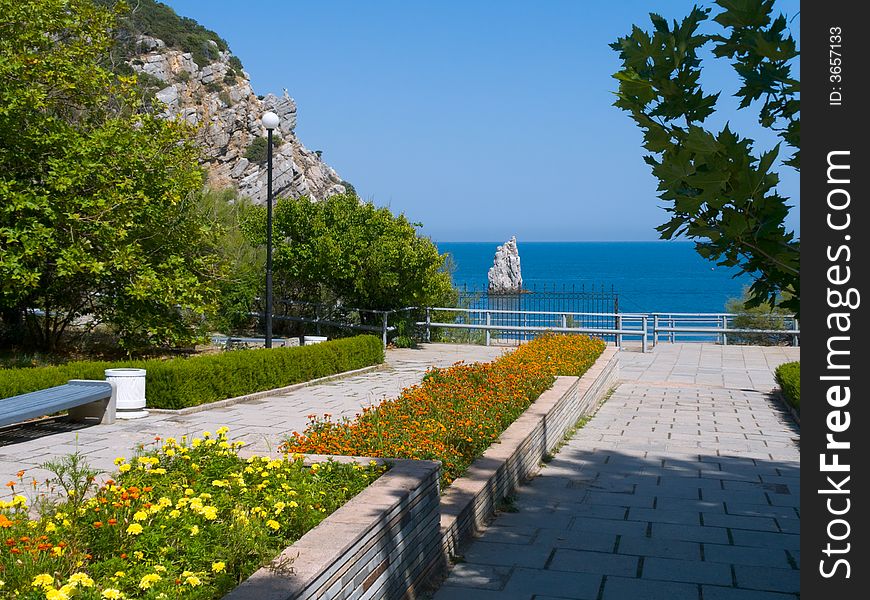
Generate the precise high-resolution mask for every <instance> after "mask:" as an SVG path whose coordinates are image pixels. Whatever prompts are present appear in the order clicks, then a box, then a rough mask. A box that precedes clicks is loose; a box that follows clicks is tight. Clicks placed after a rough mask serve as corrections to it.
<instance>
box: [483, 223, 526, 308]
mask: <svg viewBox="0 0 870 600" xmlns="http://www.w3.org/2000/svg"><path fill="white" fill-rule="evenodd" d="M487 277H488V279H489V293H491V294H518V293H520V291H521V290H522V289H523V276H522V274H521V273H520V253H519V250H518V249H517V238H516V236H514V237H511V239H510V240H508V241H507V242H505V243H504V244H503V245H501V246H499V247H498V248H497V249H496V251H495V259H494V260H493V263H492V267H490V269H489V273H488V274H487Z"/></svg>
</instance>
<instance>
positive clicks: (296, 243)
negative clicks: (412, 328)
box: [246, 194, 453, 310]
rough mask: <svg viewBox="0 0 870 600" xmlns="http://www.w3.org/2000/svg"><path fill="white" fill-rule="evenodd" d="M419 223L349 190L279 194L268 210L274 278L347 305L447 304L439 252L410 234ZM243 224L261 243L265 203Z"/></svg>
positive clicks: (382, 307) (446, 284) (383, 307)
mask: <svg viewBox="0 0 870 600" xmlns="http://www.w3.org/2000/svg"><path fill="white" fill-rule="evenodd" d="M418 226H419V224H416V223H411V222H409V221H408V220H407V219H406V218H405V216H404V215H393V214H392V213H391V212H390V211H389V209H387V208H378V207H376V206H374V205H373V204H372V203H370V202H362V201H360V199H359V198H357V197H356V196H354V195H350V194H340V195H335V196H331V197H329V198H327V199H326V200H323V201H322V202H311V201H310V200H308V198H306V197H301V198H297V199H293V198H281V199H279V200H278V202H277V205H276V207H275V215H274V228H275V229H274V232H275V233H274V243H275V250H274V272H275V277H276V280H278V281H282V282H283V285H284V286H285V288H286V286H294V287H296V288H297V289H303V290H308V291H315V290H320V291H323V292H325V293H326V294H327V295H328V296H329V297H331V298H332V299H334V300H337V301H339V302H341V303H342V304H344V305H345V306H349V307H353V308H366V309H376V310H389V309H395V308H401V307H405V306H422V305H427V304H428V305H438V304H443V303H444V302H449V301H450V299H451V298H452V296H453V286H452V283H451V281H450V274H449V273H448V272H447V271H446V270H445V269H444V266H445V257H444V256H443V255H441V254H439V253H438V249H437V248H436V247H435V244H433V243H432V241H431V240H429V239H428V238H425V237H421V236H419V235H418V234H417V230H416V227H418ZM246 230H247V231H248V232H249V234H250V235H251V239H252V241H254V242H255V243H258V244H262V243H264V242H265V231H266V227H265V208H264V207H257V208H256V210H255V211H252V213H251V216H250V219H249V221H248V223H247V226H246Z"/></svg>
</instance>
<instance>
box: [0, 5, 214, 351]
mask: <svg viewBox="0 0 870 600" xmlns="http://www.w3.org/2000/svg"><path fill="white" fill-rule="evenodd" d="M123 10H124V8H123V7H122V6H120V5H119V6H116V7H114V8H106V7H104V6H100V5H96V4H94V2H93V1H91V0H0V14H3V19H2V20H0V311H2V313H0V314H2V316H3V321H4V323H5V325H6V326H7V327H9V326H10V325H14V326H16V327H19V328H21V327H24V328H25V331H24V334H23V335H25V336H26V337H25V341H29V342H31V343H32V344H34V345H38V346H41V347H43V348H48V349H50V348H52V347H53V345H54V344H55V343H56V342H57V340H58V339H59V338H60V336H61V335H62V334H63V333H64V331H66V330H67V328H68V327H69V325H70V324H72V323H75V322H77V321H78V322H79V323H82V322H87V323H90V324H98V323H110V324H112V326H113V327H115V328H116V330H117V331H118V333H119V334H120V336H121V341H122V343H123V344H124V345H126V347H128V348H133V347H136V346H138V345H142V344H150V345H158V344H159V345H164V344H179V343H188V342H190V341H191V340H193V339H194V338H195V337H196V336H197V327H196V325H197V319H195V318H193V317H192V315H195V314H199V313H201V312H203V311H204V310H206V309H207V308H208V307H210V305H211V303H212V302H213V299H214V296H215V293H216V292H215V279H216V278H218V277H219V275H220V273H221V270H222V264H221V262H220V257H219V256H217V255H216V253H215V252H214V245H215V243H216V239H217V237H216V233H217V232H216V228H215V227H214V226H213V225H211V224H210V223H209V222H208V221H204V220H203V219H202V218H201V215H200V211H199V209H198V204H197V202H196V201H195V195H194V194H195V192H198V191H199V190H200V189H201V187H202V182H203V175H202V172H201V170H200V168H199V165H198V153H197V150H196V148H195V146H194V145H193V143H192V141H191V140H192V131H191V130H190V128H189V127H187V126H186V125H184V124H183V123H180V122H176V121H167V120H161V119H159V118H157V117H155V116H153V115H151V114H148V113H147V112H144V107H143V104H142V100H141V99H139V98H138V97H137V94H136V78H135V77H124V76H117V75H116V74H114V73H113V72H112V70H111V64H110V59H109V50H110V48H111V46H112V44H113V38H112V32H113V28H114V26H115V23H116V19H117V18H118V17H119V15H121V14H122V13H123ZM82 317H86V319H84V320H83V319H82Z"/></svg>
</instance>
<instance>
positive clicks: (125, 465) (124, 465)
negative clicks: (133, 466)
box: [118, 463, 130, 473]
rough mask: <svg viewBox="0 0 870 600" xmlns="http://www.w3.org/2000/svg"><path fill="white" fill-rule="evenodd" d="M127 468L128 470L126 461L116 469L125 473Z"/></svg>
mask: <svg viewBox="0 0 870 600" xmlns="http://www.w3.org/2000/svg"><path fill="white" fill-rule="evenodd" d="M129 470H130V465H129V464H126V463H125V464H123V465H121V466H120V467H118V471H119V472H120V473H126V472H127V471H129Z"/></svg>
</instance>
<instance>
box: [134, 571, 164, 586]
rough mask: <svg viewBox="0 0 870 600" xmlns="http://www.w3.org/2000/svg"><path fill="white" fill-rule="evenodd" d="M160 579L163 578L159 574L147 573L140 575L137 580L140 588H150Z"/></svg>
mask: <svg viewBox="0 0 870 600" xmlns="http://www.w3.org/2000/svg"><path fill="white" fill-rule="evenodd" d="M161 579H163V578H162V577H161V576H160V575H158V574H157V573H148V574H147V575H145V576H144V577H142V579H141V580H140V581H139V587H140V588H142V589H143V590H147V589H150V588H151V586H153V585H154V584H155V583H157V582H158V581H160V580H161Z"/></svg>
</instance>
